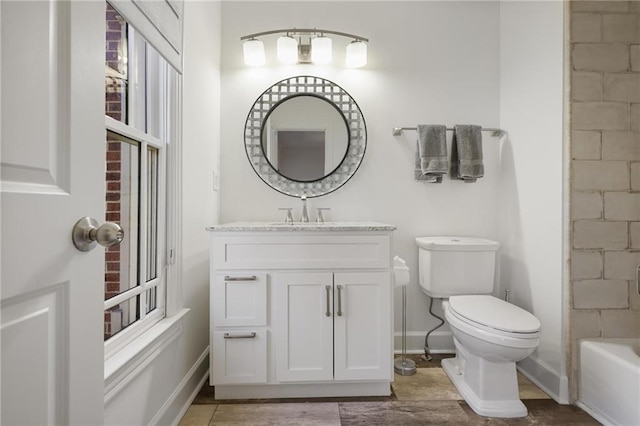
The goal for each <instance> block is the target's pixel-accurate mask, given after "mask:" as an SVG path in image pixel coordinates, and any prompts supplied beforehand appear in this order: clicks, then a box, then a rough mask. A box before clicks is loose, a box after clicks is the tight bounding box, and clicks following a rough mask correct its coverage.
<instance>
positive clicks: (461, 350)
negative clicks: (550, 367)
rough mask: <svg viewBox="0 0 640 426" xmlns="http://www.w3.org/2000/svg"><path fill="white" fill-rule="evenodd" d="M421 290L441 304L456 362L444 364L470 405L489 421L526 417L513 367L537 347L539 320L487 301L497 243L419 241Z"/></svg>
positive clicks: (500, 302) (464, 239)
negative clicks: (449, 329) (489, 418)
mask: <svg viewBox="0 0 640 426" xmlns="http://www.w3.org/2000/svg"><path fill="white" fill-rule="evenodd" d="M416 244H417V245H418V247H419V249H418V250H419V256H418V258H419V278H420V287H421V289H422V291H424V292H425V293H426V294H427V295H428V296H429V297H431V298H441V299H443V303H442V306H443V309H444V314H445V318H446V320H447V322H448V323H449V325H450V327H451V333H452V335H453V342H454V344H455V348H456V357H455V358H449V359H445V360H443V361H442V367H443V368H444V370H445V372H446V373H447V376H448V377H449V378H450V379H451V381H452V382H453V384H454V385H455V386H456V388H457V389H458V392H460V395H462V397H463V398H464V399H465V401H466V402H467V403H468V404H469V406H470V407H471V408H472V409H473V410H474V411H475V412H476V413H478V414H480V415H482V416H490V417H504V418H512V417H525V416H526V415H527V408H526V407H525V405H524V404H523V403H522V401H520V397H519V392H518V377H517V372H516V362H518V361H520V360H522V359H524V358H526V357H527V356H529V355H531V353H532V352H533V351H534V350H535V348H536V347H537V346H538V344H539V342H540V321H538V319H537V318H536V317H535V316H533V315H532V314H530V313H529V312H527V311H525V310H524V309H522V308H519V307H518V306H516V305H513V304H511V303H508V302H505V301H503V300H501V299H498V298H496V297H493V296H491V293H492V292H493V291H494V285H495V282H494V277H495V260H496V251H497V250H498V248H499V243H498V242H496V241H491V240H485V239H480V238H471V237H418V238H416Z"/></svg>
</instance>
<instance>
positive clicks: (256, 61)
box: [242, 38, 266, 66]
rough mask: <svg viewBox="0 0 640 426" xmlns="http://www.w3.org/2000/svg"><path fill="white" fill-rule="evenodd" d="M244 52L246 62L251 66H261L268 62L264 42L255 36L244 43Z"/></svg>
mask: <svg viewBox="0 0 640 426" xmlns="http://www.w3.org/2000/svg"><path fill="white" fill-rule="evenodd" d="M242 53H243V54H244V63H245V64H247V65H249V66H260V65H264V64H265V62H266V60H265V56H264V44H263V43H262V42H261V41H260V40H256V39H255V38H252V39H249V40H247V41H245V42H244V43H243V44H242Z"/></svg>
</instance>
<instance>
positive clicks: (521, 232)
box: [500, 1, 567, 401]
mask: <svg viewBox="0 0 640 426" xmlns="http://www.w3.org/2000/svg"><path fill="white" fill-rule="evenodd" d="M563 8H564V5H563V3H562V2H560V1H548V2H504V3H502V5H501V8H500V14H501V19H500V24H501V25H500V125H501V126H502V128H504V129H506V130H507V131H508V137H507V138H505V139H503V141H502V144H501V147H500V163H501V167H502V170H501V178H500V194H501V198H500V224H501V225H500V241H501V243H502V248H501V259H500V262H501V270H500V272H501V287H502V289H505V288H509V289H511V301H512V302H513V303H515V304H516V305H519V306H522V307H524V308H525V309H527V310H529V311H531V312H533V313H534V314H535V315H536V316H537V317H538V318H539V319H540V322H541V325H542V330H541V339H540V345H539V346H538V349H537V350H536V351H535V352H534V354H533V355H532V356H531V357H530V358H529V359H528V360H526V361H524V362H522V363H521V365H520V367H521V368H522V369H523V370H525V372H527V373H528V374H530V375H532V376H534V377H535V378H537V379H538V382H539V384H541V385H543V386H544V387H546V388H547V390H548V391H550V392H552V393H553V394H554V395H555V396H556V398H557V399H559V400H562V401H566V398H567V394H566V391H567V388H566V374H565V371H564V365H563V364H564V362H563V356H564V355H563V353H562V352H563V342H562V327H561V325H562V310H563V304H564V303H563V288H562V285H563V284H562V283H563V252H562V235H563V234H562V232H563V231H562V214H563V213H562V197H563V193H562V191H563V184H562V182H563V174H562V167H563V140H562V134H563V127H562V126H563V121H562V112H563V109H562V106H563V43H564V39H563V23H564V21H563V19H564V18H563Z"/></svg>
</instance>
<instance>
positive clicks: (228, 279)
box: [224, 275, 258, 281]
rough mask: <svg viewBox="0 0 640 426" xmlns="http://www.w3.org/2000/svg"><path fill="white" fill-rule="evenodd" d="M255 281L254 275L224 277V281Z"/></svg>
mask: <svg viewBox="0 0 640 426" xmlns="http://www.w3.org/2000/svg"><path fill="white" fill-rule="evenodd" d="M257 279H258V277H256V276H255V275H249V276H246V277H232V276H229V275H225V276H224V280H225V281H255V280H257Z"/></svg>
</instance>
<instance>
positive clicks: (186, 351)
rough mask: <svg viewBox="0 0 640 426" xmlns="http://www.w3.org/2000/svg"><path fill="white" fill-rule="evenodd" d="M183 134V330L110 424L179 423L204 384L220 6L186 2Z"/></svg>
mask: <svg viewBox="0 0 640 426" xmlns="http://www.w3.org/2000/svg"><path fill="white" fill-rule="evenodd" d="M184 13H185V18H184V19H185V25H184V40H185V45H184V46H185V48H184V74H183V82H184V85H183V112H184V119H183V133H182V135H183V136H182V143H183V149H182V156H183V157H182V160H183V161H182V171H183V174H182V176H183V177H182V183H183V188H182V203H181V211H182V253H181V257H182V275H181V281H182V294H181V297H182V300H183V305H184V307H185V308H189V309H190V312H189V313H188V314H187V315H186V316H185V318H184V320H183V324H182V332H181V333H180V335H179V336H178V337H177V338H176V339H175V340H173V341H172V342H171V343H170V344H169V345H168V346H167V347H166V348H163V349H162V350H161V351H160V352H159V353H158V354H157V357H156V358H155V359H154V360H153V361H152V362H151V364H149V365H148V366H146V367H145V368H144V369H142V370H141V371H139V372H136V374H135V377H134V378H133V380H132V381H131V382H129V383H128V384H127V385H126V387H125V388H124V389H123V390H122V391H120V392H119V393H118V394H117V396H116V397H114V398H113V399H112V400H111V401H110V402H109V403H108V404H107V405H106V407H105V424H117V425H126V424H149V423H150V422H151V421H152V420H153V421H154V422H158V423H159V424H173V423H177V421H178V420H179V419H180V417H181V416H182V414H184V411H185V410H186V409H187V408H188V404H190V402H191V398H192V397H193V396H194V393H195V392H197V391H198V390H199V386H200V385H201V384H202V381H203V380H204V379H205V378H206V373H207V370H208V346H209V338H208V336H209V302H208V301H209V275H208V274H209V257H208V254H209V244H208V243H209V240H208V233H207V232H206V231H205V227H206V226H209V225H212V224H215V223H217V221H218V204H219V203H218V193H217V192H214V191H213V169H214V168H216V167H218V164H219V145H220V27H221V6H220V3H219V2H207V1H202V2H198V1H186V2H184Z"/></svg>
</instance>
